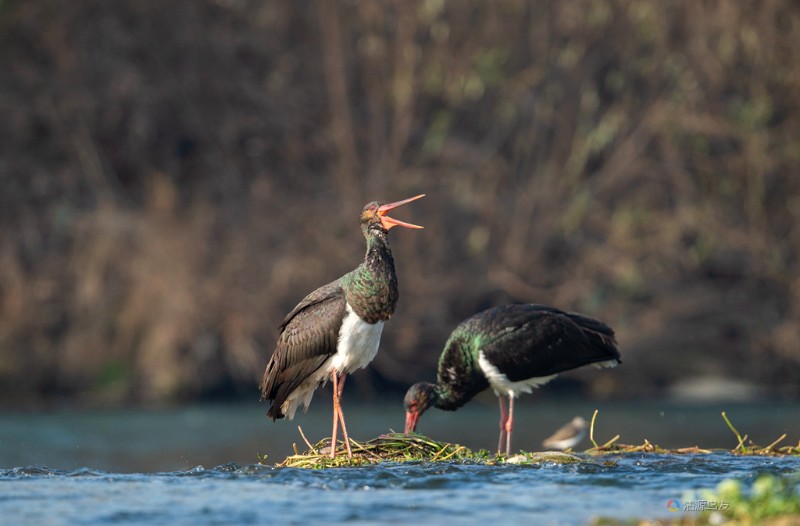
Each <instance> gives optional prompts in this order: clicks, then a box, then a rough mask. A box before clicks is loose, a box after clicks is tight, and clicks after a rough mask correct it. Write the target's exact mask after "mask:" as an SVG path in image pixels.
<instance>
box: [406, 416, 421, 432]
mask: <svg viewBox="0 0 800 526" xmlns="http://www.w3.org/2000/svg"><path fill="white" fill-rule="evenodd" d="M417 420H419V412H417V411H406V431H405V434H406V435H407V434H409V433H411V432H412V431H416V430H417Z"/></svg>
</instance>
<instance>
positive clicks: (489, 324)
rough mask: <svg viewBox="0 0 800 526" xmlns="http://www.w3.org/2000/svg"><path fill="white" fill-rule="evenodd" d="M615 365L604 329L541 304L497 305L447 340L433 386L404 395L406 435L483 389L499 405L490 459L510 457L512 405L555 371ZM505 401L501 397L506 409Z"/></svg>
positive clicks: (611, 333) (415, 388)
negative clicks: (430, 414) (432, 413)
mask: <svg viewBox="0 0 800 526" xmlns="http://www.w3.org/2000/svg"><path fill="white" fill-rule="evenodd" d="M619 363H621V360H620V356H619V350H618V349H617V345H616V341H615V340H614V331H613V330H611V328H610V327H609V326H607V325H606V324H604V323H602V322H600V321H598V320H595V319H593V318H590V317H588V316H584V315H582V314H577V313H573V312H564V311H561V310H559V309H556V308H553V307H547V306H544V305H533V304H525V305H504V306H501V307H494V308H491V309H488V310H485V311H483V312H479V313H478V314H475V315H473V316H472V317H470V318H467V319H466V320H464V321H463V322H461V323H460V324H459V325H458V327H456V329H455V330H454V331H453V332H452V333H451V334H450V337H449V338H448V340H447V343H446V344H445V348H444V352H442V355H441V356H440V358H439V370H438V373H437V382H436V383H435V384H431V383H427V382H419V383H417V384H414V385H412V386H411V388H410V389H409V390H408V392H407V393H406V396H405V399H404V405H405V409H406V427H405V432H406V434H408V433H410V432H411V431H415V430H416V428H417V422H418V420H419V417H420V415H421V414H422V413H424V412H425V410H427V409H428V408H429V407H431V406H433V407H438V408H439V409H444V410H446V411H455V410H456V409H458V408H459V407H461V406H462V405H464V404H466V403H467V402H468V401H469V400H470V399H472V397H474V396H475V395H476V394H478V393H480V392H481V391H483V390H484V389H486V388H488V387H491V388H492V389H494V392H495V394H496V395H497V396H498V398H499V400H500V440H499V443H498V445H497V450H498V453H500V452H501V451H502V450H503V442H504V440H505V452H506V454H510V452H511V432H512V430H513V427H514V399H515V398H517V397H518V396H519V395H520V394H522V393H530V392H531V391H532V390H533V388H534V387H539V386H540V385H543V384H545V383H547V382H549V381H550V380H552V379H553V378H555V377H556V376H557V375H558V374H559V373H561V372H563V371H568V370H570V369H575V368H577V367H581V366H583V365H590V364H591V365H594V366H596V367H614V366H616V365H618V364H619ZM505 398H508V409H506V404H505Z"/></svg>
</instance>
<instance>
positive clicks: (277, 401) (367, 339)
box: [261, 194, 425, 457]
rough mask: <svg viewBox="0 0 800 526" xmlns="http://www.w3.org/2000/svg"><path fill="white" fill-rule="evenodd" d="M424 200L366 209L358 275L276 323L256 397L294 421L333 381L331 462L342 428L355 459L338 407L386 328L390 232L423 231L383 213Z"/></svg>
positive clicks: (273, 414)
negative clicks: (274, 340) (274, 341)
mask: <svg viewBox="0 0 800 526" xmlns="http://www.w3.org/2000/svg"><path fill="white" fill-rule="evenodd" d="M424 195H425V194H422V195H418V196H416V197H412V198H410V199H405V200H403V201H397V202H395V203H389V204H385V205H382V204H380V203H377V202H372V203H368V204H367V205H366V206H365V207H364V209H363V210H362V212H361V233H362V234H364V237H365V238H366V240H367V253H366V256H364V261H363V262H362V263H361V264H360V265H359V266H358V267H356V269H355V270H353V271H351V272H348V273H347V274H345V275H344V276H342V277H341V278H339V279H337V280H336V281H334V282H332V283H329V284H327V285H325V286H323V287H320V288H318V289H317V290H315V291H314V292H312V293H311V294H309V295H308V296H306V297H305V298H304V299H303V301H301V302H300V303H299V304H298V305H297V306H296V307H295V308H294V309H292V311H291V312H290V313H289V314H287V315H286V318H284V320H283V323H281V326H280V329H281V333H280V336H279V337H278V343H277V346H276V347H275V351H274V352H273V354H272V358H271V359H270V361H269V363H268V364H267V368H266V370H265V371H264V377H263V379H262V380H261V399H262V400H269V401H271V402H272V406H271V407H270V408H269V411H268V412H267V416H269V417H270V418H272V419H273V420H276V419H278V418H283V417H284V416H288V417H289V419H290V420H291V419H292V418H293V417H294V413H295V411H296V410H297V407H298V406H299V405H300V403H302V404H303V405H304V406H305V409H308V405H309V404H310V403H311V398H312V397H313V396H314V390H316V388H317V387H318V386H320V385H322V384H324V383H325V382H326V381H327V380H328V378H330V379H331V380H332V381H333V432H332V434H331V457H334V456H336V434H337V430H338V429H337V426H338V424H339V422H341V424H342V434H343V435H344V442H345V444H346V447H347V456H348V457H352V452H351V450H350V439H349V437H348V436H347V427H346V426H345V423H344V414H343V413H342V408H341V397H342V391H343V390H344V381H345V378H346V375H347V374H348V373H351V372H353V371H356V370H358V369H362V368H364V367H366V366H367V365H368V364H369V363H370V362H371V361H372V359H373V358H374V357H375V354H376V353H377V352H378V344H379V343H380V338H381V331H382V330H383V322H384V321H385V320H388V319H389V318H390V317H391V316H392V314H393V313H394V309H395V305H396V304H397V296H398V293H397V276H396V275H395V270H394V259H393V258H392V251H391V249H390V248H389V236H388V234H389V230H390V229H391V228H392V227H395V226H403V227H406V228H422V227H421V226H418V225H412V224H411V223H404V222H403V221H398V220H397V219H393V218H391V217H389V216H387V215H386V213H387V212H388V211H389V210H392V209H394V208H397V207H398V206H401V205H404V204H406V203H410V202H411V201H415V200H417V199H419V198H421V197H423V196H424Z"/></svg>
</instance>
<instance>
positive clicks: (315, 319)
mask: <svg viewBox="0 0 800 526" xmlns="http://www.w3.org/2000/svg"><path fill="white" fill-rule="evenodd" d="M346 305H347V301H346V299H345V296H344V291H343V290H342V287H341V285H340V284H339V281H338V280H337V281H334V282H333V283H329V284H328V285H325V286H323V287H320V288H318V289H317V290H315V291H314V292H312V293H311V294H309V295H308V296H306V297H305V298H304V299H303V301H301V302H300V303H299V304H298V305H297V306H296V307H295V308H294V309H292V311H291V312H290V313H289V314H288V315H287V316H286V318H285V319H284V320H283V323H282V324H281V333H280V336H279V337H278V343H277V345H276V347H275V352H273V353H272V358H271V359H270V361H269V364H267V368H266V370H265V371H264V377H263V379H262V380H261V399H262V400H271V401H272V406H271V407H270V409H269V412H268V413H267V414H268V416H270V417H271V418H272V419H273V420H274V419H277V418H281V417H283V414H282V413H281V409H280V408H281V405H283V403H284V402H285V401H286V398H287V397H288V396H289V395H290V394H291V393H292V391H294V390H295V389H296V388H297V387H298V386H299V385H300V384H301V383H302V382H303V381H304V380H306V379H307V378H308V377H309V376H310V375H311V374H313V373H314V372H315V371H316V370H317V369H319V368H320V367H321V366H322V364H324V363H325V361H326V360H327V359H328V358H329V357H330V356H332V355H333V354H335V353H336V345H337V341H338V338H339V329H340V327H341V325H342V320H343V319H344V316H345V309H346Z"/></svg>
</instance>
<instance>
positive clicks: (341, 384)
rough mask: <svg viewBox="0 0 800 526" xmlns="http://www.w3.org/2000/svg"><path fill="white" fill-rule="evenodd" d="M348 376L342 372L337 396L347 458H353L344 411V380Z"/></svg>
mask: <svg viewBox="0 0 800 526" xmlns="http://www.w3.org/2000/svg"><path fill="white" fill-rule="evenodd" d="M345 378H347V375H346V374H342V377H341V378H340V379H339V385H338V386H337V387H338V391H337V393H336V398H337V399H338V401H339V403H338V408H339V419H340V420H341V421H342V436H343V437H344V445H345V447H346V448H347V458H353V452H352V451H351V450H350V437H349V436H347V426H346V425H345V423H344V413H343V412H342V391H344V380H345Z"/></svg>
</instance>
